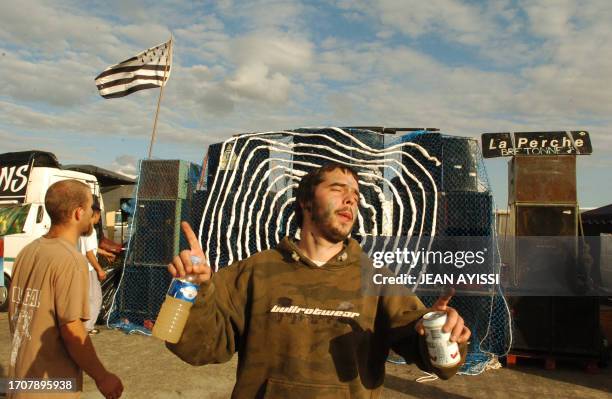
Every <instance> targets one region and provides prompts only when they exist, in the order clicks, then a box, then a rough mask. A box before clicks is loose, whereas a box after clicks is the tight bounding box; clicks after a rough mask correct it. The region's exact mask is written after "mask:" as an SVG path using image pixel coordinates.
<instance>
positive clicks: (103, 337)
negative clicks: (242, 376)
mask: <svg viewBox="0 0 612 399" xmlns="http://www.w3.org/2000/svg"><path fill="white" fill-rule="evenodd" d="M7 319H8V318H7V314H6V313H0V376H2V377H4V376H6V370H7V363H8V357H9V348H10V340H9V331H8V320H7ZM93 341H94V345H95V346H96V349H97V351H98V354H99V356H100V358H101V359H102V361H103V362H104V364H105V365H106V366H107V367H108V368H109V369H110V370H112V371H113V372H115V373H116V374H118V375H119V376H120V377H121V378H122V379H123V384H124V386H125V392H124V395H123V397H124V398H129V399H132V398H134V399H140V398H143V399H157V398H227V397H229V395H230V393H231V390H232V386H233V384H234V378H235V375H234V372H235V369H236V357H235V356H234V359H232V361H230V362H228V363H225V364H221V365H207V366H202V367H192V366H190V365H188V364H186V363H183V362H182V361H181V360H180V359H178V358H177V357H175V356H174V355H172V354H171V353H170V352H169V351H168V350H166V348H165V347H164V345H163V344H162V343H161V342H160V341H158V340H157V339H154V338H150V337H145V336H142V335H126V334H124V333H122V332H119V331H113V330H107V329H102V331H101V333H100V334H99V335H96V336H94V338H93ZM519 363H520V362H519ZM423 375H424V374H423V373H422V372H421V371H420V370H418V369H417V368H416V367H414V366H406V365H394V364H390V363H388V366H387V377H386V380H385V390H384V393H383V397H384V398H451V399H460V398H491V399H495V398H504V399H507V398H534V397H535V398H606V399H608V398H610V397H612V368H610V367H608V368H606V369H602V370H600V372H599V373H598V374H588V373H586V372H585V371H584V369H583V368H581V367H580V365H578V364H572V363H567V364H563V363H562V364H560V365H558V367H557V369H556V370H553V371H549V370H545V369H544V367H543V364H542V362H539V361H531V362H527V363H524V364H519V365H517V366H516V367H514V368H512V369H508V368H501V369H497V370H489V371H487V372H485V373H483V374H481V375H478V376H455V377H453V378H452V379H451V380H448V381H440V380H437V381H432V382H417V381H416V379H417V378H418V377H421V376H423ZM0 396H2V395H1V394H0ZM82 397H83V398H101V397H102V395H101V394H100V393H99V392H98V391H97V390H96V386H95V384H94V382H93V380H91V378H89V377H88V376H85V384H84V392H83V395H82Z"/></svg>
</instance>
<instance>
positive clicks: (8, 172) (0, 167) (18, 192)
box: [0, 163, 32, 204]
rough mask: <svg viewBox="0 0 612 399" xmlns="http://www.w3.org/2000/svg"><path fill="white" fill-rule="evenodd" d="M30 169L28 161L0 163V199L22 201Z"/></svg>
mask: <svg viewBox="0 0 612 399" xmlns="http://www.w3.org/2000/svg"><path fill="white" fill-rule="evenodd" d="M31 169H32V168H31V164H30V163H23V164H22V163H17V164H11V163H9V164H5V163H3V164H0V200H4V201H16V202H17V203H19V204H21V203H23V201H25V196H26V189H27V187H28V176H29V175H30V170H31Z"/></svg>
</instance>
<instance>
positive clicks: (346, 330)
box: [167, 238, 465, 399]
mask: <svg viewBox="0 0 612 399" xmlns="http://www.w3.org/2000/svg"><path fill="white" fill-rule="evenodd" d="M362 270H363V271H364V272H365V273H367V272H368V271H371V270H373V268H372V266H371V262H370V260H369V259H368V258H367V256H366V255H365V253H364V252H363V251H362V249H361V247H360V246H359V244H358V243H357V242H356V241H355V240H352V239H349V240H347V243H346V244H345V247H344V249H343V250H342V251H341V252H340V253H339V254H338V255H336V256H334V257H333V258H332V259H331V260H330V261H329V262H328V263H326V264H325V265H324V266H322V267H318V266H316V265H315V264H313V263H312V262H311V261H310V260H309V259H308V258H307V257H305V256H304V255H303V254H302V253H301V251H300V250H299V249H298V248H297V246H296V244H295V243H294V242H293V241H292V240H290V239H288V238H284V239H283V240H282V241H281V242H280V243H279V245H278V246H277V248H275V249H273V250H267V251H263V252H260V253H257V254H255V255H253V256H251V257H249V258H247V259H245V260H243V261H239V262H236V263H234V264H232V265H230V266H228V267H226V268H224V269H222V270H220V271H219V272H218V273H215V274H214V276H213V278H212V279H211V281H209V282H208V283H206V284H204V286H202V287H201V291H200V294H199V296H198V298H197V300H196V303H195V305H194V306H193V308H192V309H191V313H190V316H189V319H188V320H187V325H186V327H185V330H184V332H183V335H182V337H181V340H180V341H179V342H178V343H177V344H167V346H168V348H169V349H170V350H171V351H172V352H174V353H175V354H176V355H177V356H178V357H180V358H181V359H183V360H184V361H186V362H187V363H189V364H192V365H202V364H208V363H221V362H226V361H228V360H229V359H230V358H231V357H232V355H233V354H234V353H235V352H238V370H237V373H236V385H235V387H234V391H233V395H232V397H234V398H240V399H242V398H289V397H291V398H319V399H321V398H376V397H379V396H380V393H381V391H382V386H383V381H384V377H385V360H386V358H387V355H388V353H389V349H393V350H395V352H397V353H398V354H400V355H402V356H403V357H404V358H405V359H406V360H407V361H409V362H416V364H417V365H418V366H419V367H420V368H422V369H424V370H427V371H433V372H435V373H436V374H438V375H439V376H440V377H442V378H445V379H446V378H449V377H451V376H452V375H454V374H455V372H456V370H457V367H455V368H453V369H445V370H436V369H433V368H432V367H431V363H429V359H428V357H427V356H426V349H425V345H424V341H423V339H422V337H419V336H418V335H417V334H416V332H415V329H414V325H415V323H416V321H417V320H418V319H419V318H420V317H421V316H422V315H423V314H425V313H426V312H427V311H428V310H427V309H426V308H425V307H424V306H423V304H422V303H421V301H420V300H419V299H418V298H417V297H415V296H364V295H362V290H361V284H362V276H361V273H362ZM423 355H424V356H423ZM462 358H465V345H463V346H462Z"/></svg>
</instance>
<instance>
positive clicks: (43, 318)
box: [8, 180, 123, 398]
mask: <svg viewBox="0 0 612 399" xmlns="http://www.w3.org/2000/svg"><path fill="white" fill-rule="evenodd" d="M92 202H93V200H92V195H91V191H90V189H89V187H88V186H87V185H86V184H84V183H81V182H79V181H76V180H63V181H59V182H57V183H54V184H53V185H51V186H50V187H49V189H48V190H47V194H46V196H45V208H46V210H47V213H48V214H49V216H50V218H51V228H50V229H49V232H48V233H47V234H46V235H45V236H43V237H41V238H39V239H37V240H35V241H33V242H32V243H30V244H29V245H27V246H26V247H25V248H24V249H23V250H22V251H21V252H20V253H19V255H17V258H16V260H15V266H14V274H13V280H12V283H11V287H10V303H9V328H10V332H11V337H12V342H11V352H10V360H9V375H8V377H9V382H10V381H11V380H19V379H24V378H28V379H34V380H36V381H41V382H44V381H47V382H48V381H50V380H58V379H62V380H66V381H65V382H64V383H62V384H58V385H57V388H58V389H59V390H60V391H58V390H55V391H54V394H53V397H54V398H75V397H77V398H78V397H80V391H82V386H83V372H82V371H83V370H85V372H86V373H87V374H88V375H90V376H91V377H92V378H93V379H94V380H95V382H96V385H97V387H98V389H99V390H100V392H101V393H102V394H103V395H104V396H105V397H106V398H119V397H120V396H121V393H122V391H123V386H122V384H121V380H120V379H119V378H118V377H117V376H116V375H114V374H112V373H110V372H108V371H107V370H106V369H105V368H104V366H103V365H102V363H101V362H100V360H99V359H98V357H97V355H96V351H95V349H94V347H93V344H92V342H91V340H90V338H89V336H88V335H87V332H86V331H85V328H84V327H83V321H84V320H87V319H88V318H89V298H88V289H87V287H88V273H87V262H86V260H85V258H84V257H83V256H82V255H81V254H80V253H79V252H78V251H77V249H76V246H77V241H78V239H79V237H80V236H81V235H88V234H89V233H90V232H91V229H92V224H91V217H92ZM68 381H69V382H68ZM38 386H39V387H40V386H41V384H40V383H39V384H38ZM45 386H48V385H46V384H45ZM69 387H70V388H71V389H70V390H71V391H72V392H68V391H69V389H68V388H69ZM44 392H49V391H48V390H44ZM8 397H9V398H29V397H33V398H40V397H41V391H38V392H17V391H12V392H9V395H8Z"/></svg>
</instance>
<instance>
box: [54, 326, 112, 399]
mask: <svg viewBox="0 0 612 399" xmlns="http://www.w3.org/2000/svg"><path fill="white" fill-rule="evenodd" d="M60 333H61V336H62V340H63V341H64V344H65V345H66V348H67V349H68V353H69V354H70V357H71V358H72V359H73V360H74V361H75V363H76V364H77V365H79V367H80V368H82V369H83V370H84V371H85V372H86V373H87V374H88V375H89V376H90V377H91V378H93V379H94V380H95V381H96V385H97V386H98V389H99V390H100V392H101V393H102V394H103V395H104V396H105V397H115V398H118V397H119V396H121V393H122V392H123V385H122V384H121V380H120V379H119V377H117V376H116V375H114V374H112V373H109V372H108V370H106V368H104V365H102V362H101V361H100V359H99V358H98V355H97V354H96V350H95V349H94V346H93V343H92V342H91V338H89V336H88V335H87V332H86V331H85V327H84V326H83V323H82V322H81V320H75V321H71V322H69V323H66V324H64V325H62V326H61V327H60Z"/></svg>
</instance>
